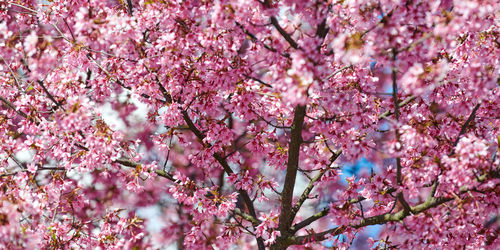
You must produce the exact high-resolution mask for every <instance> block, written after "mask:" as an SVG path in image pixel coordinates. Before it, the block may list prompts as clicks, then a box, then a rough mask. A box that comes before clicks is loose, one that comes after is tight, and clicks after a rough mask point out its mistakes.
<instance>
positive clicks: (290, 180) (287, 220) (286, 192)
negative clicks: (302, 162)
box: [279, 105, 306, 237]
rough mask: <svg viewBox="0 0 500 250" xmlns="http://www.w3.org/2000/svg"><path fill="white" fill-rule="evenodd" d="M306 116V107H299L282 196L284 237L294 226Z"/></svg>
mask: <svg viewBox="0 0 500 250" xmlns="http://www.w3.org/2000/svg"><path fill="white" fill-rule="evenodd" d="M305 115H306V106H304V105H297V107H296V108H295V112H294V115H293V123H292V131H291V134H292V135H291V139H290V144H289V148H288V161H287V167H286V176H285V183H284V185H283V191H282V196H281V213H280V218H279V230H280V232H281V236H282V237H286V236H287V234H288V229H289V228H290V225H291V224H292V199H293V189H294V187H295V179H296V177H297V170H298V168H299V155H300V144H301V143H302V126H303V125H304V116H305Z"/></svg>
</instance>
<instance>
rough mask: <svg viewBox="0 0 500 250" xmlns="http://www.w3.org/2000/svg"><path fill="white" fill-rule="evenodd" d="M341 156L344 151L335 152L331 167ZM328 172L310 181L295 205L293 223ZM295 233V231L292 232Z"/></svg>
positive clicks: (319, 174)
mask: <svg viewBox="0 0 500 250" xmlns="http://www.w3.org/2000/svg"><path fill="white" fill-rule="evenodd" d="M340 154H342V150H338V151H337V152H334V154H333V155H332V157H331V158H330V165H331V164H332V163H333V162H334V161H335V160H337V158H338V157H339V156H340ZM326 171H327V168H323V169H321V170H320V171H319V173H318V174H317V175H316V176H315V177H314V178H312V179H311V180H310V181H309V184H308V185H307V187H306V189H305V190H304V192H302V195H300V197H299V199H298V200H297V203H295V206H293V208H292V214H291V218H290V219H291V220H292V221H293V219H294V218H295V216H296V215H297V213H298V212H299V210H300V207H302V205H303V204H304V202H305V201H306V200H307V198H309V194H310V193H311V191H312V190H313V188H314V185H315V184H316V182H317V181H318V180H319V179H321V177H323V175H324V174H325V173H326ZM292 231H293V230H292Z"/></svg>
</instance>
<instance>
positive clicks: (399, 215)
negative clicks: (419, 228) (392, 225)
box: [287, 174, 489, 245]
mask: <svg viewBox="0 0 500 250" xmlns="http://www.w3.org/2000/svg"><path fill="white" fill-rule="evenodd" d="M488 175H489V174H484V175H482V176H480V177H479V178H478V179H479V181H480V182H484V181H485V180H486V179H487V177H488ZM470 190H471V189H470V188H467V187H462V188H460V194H463V193H467V192H469V191H470ZM454 199H455V198H454V197H451V198H450V197H444V196H442V197H438V198H434V197H432V196H429V198H428V199H427V200H426V201H425V202H423V203H421V204H418V205H416V206H413V207H410V208H409V210H410V211H412V212H413V214H415V215H416V214H419V213H422V212H424V211H426V210H428V209H431V208H434V207H437V206H439V205H441V204H443V203H446V202H449V201H452V200H454ZM320 213H321V214H324V213H327V212H325V211H324V210H323V211H322V212H320ZM320 213H318V214H320ZM409 215H410V213H409V212H408V211H407V210H406V209H403V210H401V211H399V212H396V213H386V214H381V215H376V216H372V217H368V218H366V219H362V220H361V221H360V222H359V223H358V224H354V225H350V227H352V228H355V229H357V228H362V227H366V226H370V225H378V224H385V223H387V222H391V221H401V220H403V219H404V218H406V217H407V216H409ZM297 225H298V224H297ZM346 229H347V227H346V226H340V227H335V228H332V229H329V230H326V231H323V232H320V233H316V234H310V235H304V236H295V237H291V238H289V239H288V241H287V243H288V244H289V245H296V244H302V243H303V242H310V241H317V242H319V241H323V240H325V239H326V238H327V237H326V236H327V235H329V234H331V235H332V236H335V235H339V234H342V233H344V232H345V231H346Z"/></svg>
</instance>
